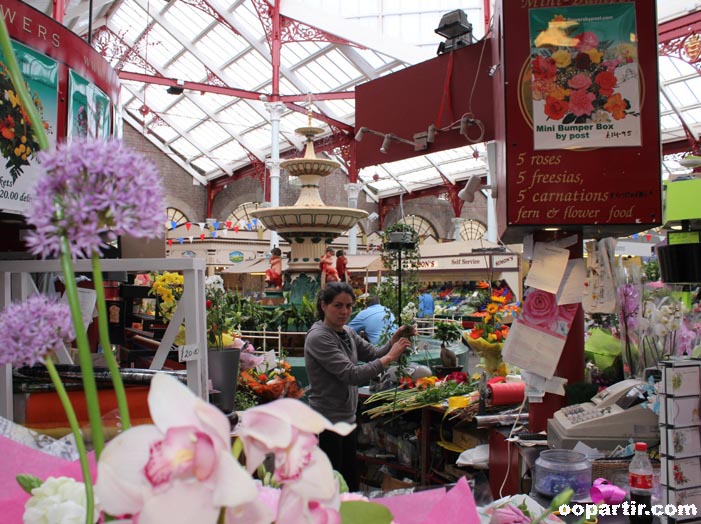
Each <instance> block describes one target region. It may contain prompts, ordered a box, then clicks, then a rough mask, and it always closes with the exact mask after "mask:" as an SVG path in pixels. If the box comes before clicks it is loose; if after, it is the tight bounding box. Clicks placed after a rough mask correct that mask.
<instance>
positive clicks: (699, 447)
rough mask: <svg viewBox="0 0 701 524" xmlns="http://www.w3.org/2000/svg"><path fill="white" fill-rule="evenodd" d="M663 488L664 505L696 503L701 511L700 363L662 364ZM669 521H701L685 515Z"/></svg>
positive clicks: (661, 471) (667, 362) (683, 361)
mask: <svg viewBox="0 0 701 524" xmlns="http://www.w3.org/2000/svg"><path fill="white" fill-rule="evenodd" d="M660 366H661V368H662V381H661V383H660V459H661V469H660V485H661V488H662V495H663V498H664V503H665V504H672V505H674V506H684V505H687V504H693V505H695V506H696V510H697V512H698V511H701V424H700V418H699V409H700V408H701V361H699V360H696V359H694V360H668V361H664V362H662V363H661V364H660ZM684 513H685V514H680V515H677V516H675V517H670V518H669V519H668V521H669V522H689V521H692V520H693V521H698V519H699V515H698V514H696V515H694V514H692V512H688V513H686V512H684Z"/></svg>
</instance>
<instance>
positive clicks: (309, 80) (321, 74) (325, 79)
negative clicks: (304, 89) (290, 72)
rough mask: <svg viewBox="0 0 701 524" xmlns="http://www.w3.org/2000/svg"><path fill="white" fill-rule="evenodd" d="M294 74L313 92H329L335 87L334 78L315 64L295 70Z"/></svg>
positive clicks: (311, 63)
mask: <svg viewBox="0 0 701 524" xmlns="http://www.w3.org/2000/svg"><path fill="white" fill-rule="evenodd" d="M295 73H296V74H297V75H298V76H299V77H300V78H301V79H302V80H303V81H304V83H305V84H307V85H308V86H309V87H310V89H311V90H312V91H315V92H317V91H330V90H331V89H332V88H333V86H334V85H335V83H334V78H333V77H332V76H331V75H330V74H329V73H328V72H327V71H326V70H325V69H323V68H322V67H320V66H319V65H318V64H316V63H315V62H310V63H309V64H307V65H305V66H302V67H299V68H297V69H296V70H295Z"/></svg>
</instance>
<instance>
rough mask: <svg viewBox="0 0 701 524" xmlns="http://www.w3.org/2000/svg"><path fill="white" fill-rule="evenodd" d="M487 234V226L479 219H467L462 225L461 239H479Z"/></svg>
mask: <svg viewBox="0 0 701 524" xmlns="http://www.w3.org/2000/svg"><path fill="white" fill-rule="evenodd" d="M486 234H487V226H485V225H484V224H483V223H482V222H480V221H479V220H472V219H469V220H465V221H464V222H463V223H462V225H461V226H460V240H479V239H480V238H484V236H485V235H486Z"/></svg>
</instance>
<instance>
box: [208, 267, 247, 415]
mask: <svg viewBox="0 0 701 524" xmlns="http://www.w3.org/2000/svg"><path fill="white" fill-rule="evenodd" d="M205 298H206V308H207V345H208V348H207V349H208V353H207V369H208V373H209V378H210V379H211V381H212V388H213V389H214V390H215V392H214V393H213V394H212V395H210V400H211V402H212V403H213V404H214V405H216V406H217V407H218V408H219V409H221V410H222V411H224V412H225V413H230V412H231V411H233V409H234V399H235V398H236V384H237V382H238V372H239V360H240V358H241V350H240V349H238V348H235V347H233V344H234V340H235V339H234V336H233V335H232V331H233V327H234V326H233V325H232V322H233V321H234V320H235V318H236V317H235V316H234V315H233V312H234V309H235V307H236V303H237V300H236V297H235V296H234V295H233V294H232V293H231V292H230V291H227V290H226V289H224V281H223V280H222V278H221V277H220V276H219V275H215V276H211V277H207V278H206V280H205Z"/></svg>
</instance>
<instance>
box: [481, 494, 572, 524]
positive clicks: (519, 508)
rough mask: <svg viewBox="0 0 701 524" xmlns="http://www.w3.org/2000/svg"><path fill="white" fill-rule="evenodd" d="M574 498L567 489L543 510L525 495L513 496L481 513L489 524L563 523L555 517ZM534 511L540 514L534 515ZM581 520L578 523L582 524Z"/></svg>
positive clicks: (497, 502) (495, 503)
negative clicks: (487, 519)
mask: <svg viewBox="0 0 701 524" xmlns="http://www.w3.org/2000/svg"><path fill="white" fill-rule="evenodd" d="M573 496H574V490H572V489H571V488H567V489H565V490H563V491H562V492H560V493H558V494H557V496H555V497H554V498H553V499H552V501H551V502H550V505H549V506H548V507H547V508H545V509H543V508H542V507H541V506H540V505H539V504H538V503H537V502H536V501H535V500H533V499H532V498H530V497H528V496H527V495H514V496H512V497H508V498H506V500H503V501H502V500H499V501H496V502H494V503H493V504H491V505H490V506H488V507H487V508H485V509H484V510H483V511H482V513H483V515H484V517H486V518H489V521H488V522H489V524H539V523H541V522H542V523H546V524H556V523H561V522H563V521H562V519H560V518H558V517H557V516H556V515H558V513H559V508H561V507H562V506H563V505H566V504H569V502H570V500H572V497H573ZM536 511H540V514H538V515H535V513H536ZM584 520H585V519H584V518H582V519H581V520H580V521H578V522H583V521H584Z"/></svg>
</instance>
